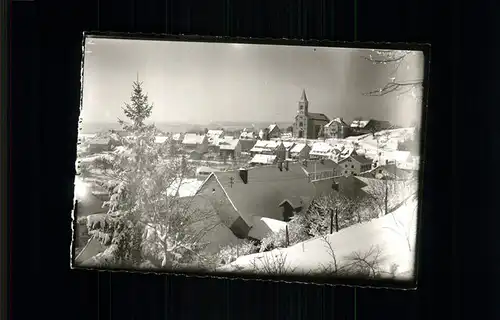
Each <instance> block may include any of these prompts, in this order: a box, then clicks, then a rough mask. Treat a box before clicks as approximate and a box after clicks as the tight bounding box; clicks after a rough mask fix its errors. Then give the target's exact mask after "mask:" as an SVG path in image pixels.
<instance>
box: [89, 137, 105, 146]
mask: <svg viewBox="0 0 500 320" xmlns="http://www.w3.org/2000/svg"><path fill="white" fill-rule="evenodd" d="M109 141H110V138H95V139H92V140H90V141H89V143H90V144H94V145H96V144H97V145H107V144H108V143H109Z"/></svg>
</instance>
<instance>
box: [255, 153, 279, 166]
mask: <svg viewBox="0 0 500 320" xmlns="http://www.w3.org/2000/svg"><path fill="white" fill-rule="evenodd" d="M274 160H276V155H270V154H256V155H255V156H254V157H253V158H252V160H250V163H258V164H273V163H274Z"/></svg>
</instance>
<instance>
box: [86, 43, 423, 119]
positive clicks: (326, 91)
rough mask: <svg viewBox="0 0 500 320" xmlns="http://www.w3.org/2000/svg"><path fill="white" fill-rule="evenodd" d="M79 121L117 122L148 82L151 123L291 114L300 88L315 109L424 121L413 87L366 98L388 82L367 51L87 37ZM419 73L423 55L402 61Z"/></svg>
mask: <svg viewBox="0 0 500 320" xmlns="http://www.w3.org/2000/svg"><path fill="white" fill-rule="evenodd" d="M85 51H86V53H85V58H84V84H83V105H82V113H81V117H82V121H83V122H84V123H96V122H97V123H103V122H116V119H117V117H120V118H124V116H123V111H122V109H121V108H122V107H123V105H124V103H125V102H128V101H130V95H131V91H132V83H133V81H135V80H136V78H137V74H138V75H139V80H140V81H142V82H143V89H144V91H145V92H146V93H147V94H148V97H149V101H150V102H152V103H153V104H154V108H153V114H152V117H151V120H152V121H154V122H182V123H192V124H207V123H209V122H211V121H255V122H261V121H262V122H266V121H267V122H274V121H276V122H285V121H290V122H292V121H293V118H294V116H295V114H296V110H297V102H298V100H299V99H300V96H301V93H302V89H305V90H306V93H307V97H308V100H309V111H310V112H319V113H325V114H326V115H327V116H328V117H329V118H331V119H333V118H335V117H344V118H346V119H348V120H352V118H354V117H358V116H361V117H363V118H375V119H379V120H389V121H392V122H394V123H396V124H400V125H408V124H410V123H411V122H412V121H414V120H419V117H420V109H421V106H420V103H419V102H418V101H416V100H415V99H413V98H411V96H410V95H409V94H407V95H404V96H403V97H401V98H400V99H397V98H396V95H395V94H391V95H388V96H384V97H366V96H363V95H362V93H363V92H367V91H371V90H374V89H377V88H378V87H380V86H384V85H385V84H386V83H387V82H388V78H389V76H390V72H389V71H390V70H389V67H390V66H384V65H372V64H371V63H370V62H368V61H366V60H364V59H363V58H362V57H363V56H367V55H368V54H369V53H370V50H366V49H365V50H362V49H344V48H324V47H323V48H321V47H317V48H313V47H291V46H272V45H242V44H223V43H200V42H167V41H159V40H157V41H151V40H147V41H144V40H122V39H103V38H87V41H86V46H85ZM422 77H423V55H415V56H414V57H412V60H408V63H407V65H404V66H403V65H402V66H401V67H400V68H399V70H398V79H401V80H414V79H421V78H422Z"/></svg>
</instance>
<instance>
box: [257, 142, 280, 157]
mask: <svg viewBox="0 0 500 320" xmlns="http://www.w3.org/2000/svg"><path fill="white" fill-rule="evenodd" d="M278 144H279V142H278V141H274V140H257V142H256V143H255V145H254V146H253V147H252V149H250V153H251V154H252V155H255V154H258V153H260V154H270V155H273V154H275V150H276V148H277V147H278Z"/></svg>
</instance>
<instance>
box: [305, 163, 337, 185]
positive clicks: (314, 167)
mask: <svg viewBox="0 0 500 320" xmlns="http://www.w3.org/2000/svg"><path fill="white" fill-rule="evenodd" d="M301 165H302V168H303V170H304V171H305V172H306V173H307V175H308V179H309V181H317V180H324V179H332V178H334V177H336V176H339V175H340V174H341V168H340V165H338V164H337V163H336V162H335V161H333V160H329V159H320V160H303V161H302V162H301Z"/></svg>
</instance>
